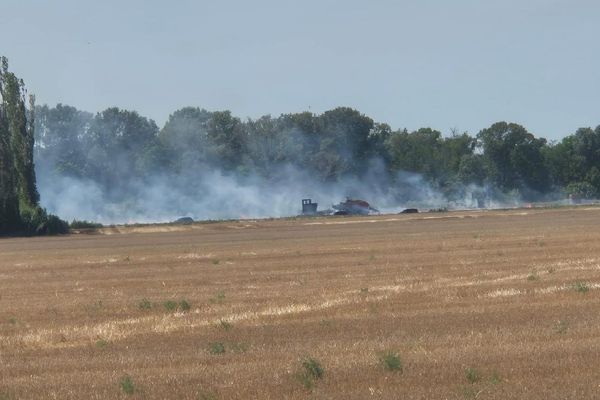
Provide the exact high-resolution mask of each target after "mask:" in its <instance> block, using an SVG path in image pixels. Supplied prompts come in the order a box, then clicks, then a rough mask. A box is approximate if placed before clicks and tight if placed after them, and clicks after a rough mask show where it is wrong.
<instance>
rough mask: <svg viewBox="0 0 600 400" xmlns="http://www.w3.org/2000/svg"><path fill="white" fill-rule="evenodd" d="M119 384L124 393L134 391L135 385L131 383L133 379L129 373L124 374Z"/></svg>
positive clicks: (130, 393) (132, 392)
mask: <svg viewBox="0 0 600 400" xmlns="http://www.w3.org/2000/svg"><path fill="white" fill-rule="evenodd" d="M119 385H120V386H121V389H122V390H123V392H125V394H128V395H132V394H134V393H135V386H134V384H133V379H131V377H130V376H129V375H125V376H124V377H122V378H121V380H120V381H119Z"/></svg>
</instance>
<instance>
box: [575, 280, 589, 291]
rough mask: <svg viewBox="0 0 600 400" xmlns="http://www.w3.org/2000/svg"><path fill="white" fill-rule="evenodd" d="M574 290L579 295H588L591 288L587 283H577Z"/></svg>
mask: <svg viewBox="0 0 600 400" xmlns="http://www.w3.org/2000/svg"><path fill="white" fill-rule="evenodd" d="M573 289H574V290H575V291H576V292H579V293H587V292H589V290H590V288H589V286H588V285H587V284H586V283H585V282H575V284H574V285H573Z"/></svg>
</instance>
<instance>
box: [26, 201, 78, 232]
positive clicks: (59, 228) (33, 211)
mask: <svg viewBox="0 0 600 400" xmlns="http://www.w3.org/2000/svg"><path fill="white" fill-rule="evenodd" d="M21 220H22V223H23V230H24V233H25V234H27V235H58V234H64V233H69V224H68V223H67V222H66V221H63V220H61V219H60V218H58V217H57V216H56V215H52V214H50V215H48V213H46V210H44V209H43V208H40V207H35V208H25V209H23V210H21Z"/></svg>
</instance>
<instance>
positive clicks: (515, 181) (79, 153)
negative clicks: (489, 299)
mask: <svg viewBox="0 0 600 400" xmlns="http://www.w3.org/2000/svg"><path fill="white" fill-rule="evenodd" d="M36 116H37V117H36V120H35V127H36V129H35V132H36V163H37V167H38V172H39V173H40V174H41V175H42V176H43V177H44V182H47V183H44V186H47V185H50V186H54V188H52V187H48V190H47V192H48V193H49V194H48V198H49V201H51V204H52V207H51V209H54V208H57V209H59V210H60V206H61V205H65V204H66V205H68V206H69V207H71V208H73V207H75V208H81V207H82V206H83V207H88V208H87V210H86V211H85V212H82V214H83V215H79V216H80V217H89V218H94V217H96V218H100V219H105V220H110V219H111V218H110V217H107V215H108V214H111V212H112V215H113V216H114V218H113V219H115V218H116V219H123V217H122V216H123V215H129V216H131V215H134V216H135V217H128V218H130V219H131V218H138V219H139V218H140V216H142V215H145V216H147V218H142V219H149V220H153V219H154V220H156V219H164V218H167V217H170V216H172V215H177V214H185V213H188V214H189V213H191V214H194V216H195V217H198V218H223V217H238V216H244V215H248V216H268V215H273V216H277V215H285V214H290V213H293V211H294V210H296V209H297V208H298V207H297V204H296V203H297V202H298V200H299V198H300V197H302V196H305V195H311V194H312V195H315V194H317V195H318V194H321V193H326V194H323V195H322V197H326V196H329V197H328V198H330V197H331V198H332V197H333V196H338V197H343V196H344V195H363V196H365V195H368V196H370V198H371V200H372V201H376V199H374V198H373V197H377V198H378V199H380V198H385V201H383V200H379V201H380V202H382V201H383V202H385V203H386V204H391V203H393V202H407V201H411V200H415V201H418V200H419V199H420V198H421V199H423V198H424V197H427V198H429V199H430V198H431V196H434V197H435V196H437V198H439V199H441V200H440V202H442V203H443V201H454V200H457V201H458V200H460V199H464V197H465V191H466V189H467V188H476V191H479V192H480V193H483V194H484V195H486V196H500V197H501V196H511V197H513V198H514V197H518V198H519V199H521V200H539V199H543V198H549V197H548V196H554V197H555V198H556V197H560V196H563V197H564V196H566V195H574V196H579V197H585V198H594V197H597V196H599V195H600V171H599V169H598V168H599V166H600V126H599V127H596V128H595V129H592V128H581V129H578V130H576V131H575V132H574V133H572V134H570V135H568V136H566V137H565V138H564V139H563V140H561V141H560V142H556V143H550V142H548V141H547V140H546V139H544V138H541V137H536V136H534V135H533V134H531V133H530V132H528V131H527V129H526V128H525V127H523V126H520V125H518V124H514V123H506V122H498V123H495V124H493V125H491V126H490V127H488V128H485V129H482V130H481V131H480V132H479V133H477V134H476V135H475V136H471V135H469V134H468V133H458V132H451V134H450V135H446V136H445V135H443V134H442V133H441V132H439V131H437V130H434V129H430V128H421V129H418V130H416V131H413V132H409V131H407V130H406V129H399V130H393V129H392V128H391V127H390V126H389V125H387V124H385V123H378V122H375V121H373V119H371V118H370V117H368V116H366V115H364V114H361V113H360V112H359V111H357V110H354V109H351V108H346V107H340V108H336V109H333V110H330V111H326V112H324V113H322V114H319V115H316V114H313V113H310V112H302V113H295V114H283V115H280V116H278V117H272V116H269V115H266V116H263V117H261V118H258V119H247V120H241V119H240V118H238V117H235V116H234V115H232V114H231V112H229V111H212V112H211V111H207V110H204V109H200V108H193V107H185V108H182V109H180V110H177V111H175V112H174V113H172V114H171V115H170V117H169V119H168V121H167V122H166V123H165V125H164V126H163V127H162V128H159V127H158V126H157V124H156V123H155V122H154V121H153V120H151V119H149V118H146V117H144V116H142V115H139V114H138V113H137V112H135V111H128V110H122V109H119V108H109V109H106V110H104V111H102V112H99V113H97V114H92V113H89V112H85V111H81V110H78V109H76V108H74V107H71V106H67V105H62V104H59V105H57V106H56V107H48V106H41V107H39V106H38V107H37V108H36ZM58 178H64V179H67V181H66V182H65V183H62V184H61V183H60V181H59V180H58ZM79 185H80V186H79ZM74 187H76V189H73V188H74ZM53 189H55V190H53ZM334 189H339V190H334ZM65 191H66V192H69V193H70V194H69V193H67V194H65ZM424 191H425V192H426V193H424ZM284 192H289V193H290V196H289V197H285V196H283V195H284ZM415 193H416V194H415ZM69 196H70V197H69ZM281 196H283V198H281V199H280V200H281V202H291V204H292V207H293V208H287V209H285V211H280V210H277V199H278V198H279V197H281ZM55 197H56V199H54V198H55ZM90 199H95V200H96V201H93V200H90ZM211 199H212V200H211ZM70 200H72V202H71V201H70ZM184 200H185V201H184ZM90 202H91V203H97V202H101V203H102V204H96V205H94V206H93V207H92V205H91V204H89V203H90ZM265 202H266V203H269V204H266V205H265V204H264V203H265ZM73 203H76V204H73ZM107 205H111V207H112V211H108V210H107V209H106V207H107ZM90 207H92V208H90ZM123 207H124V208H126V209H127V212H123ZM261 207H263V208H262V209H261ZM164 208H168V209H170V212H167V213H162V211H164ZM284 208H285V207H284ZM257 209H260V210H257ZM269 210H273V211H272V212H271V213H269ZM132 211H133V212H132ZM149 212H150V213H151V214H153V215H147V214H148V213H149Z"/></svg>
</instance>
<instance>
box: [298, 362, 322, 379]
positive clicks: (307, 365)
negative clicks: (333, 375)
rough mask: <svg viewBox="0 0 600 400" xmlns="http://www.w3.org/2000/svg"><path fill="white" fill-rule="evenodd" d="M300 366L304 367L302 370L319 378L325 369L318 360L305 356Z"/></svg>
mask: <svg viewBox="0 0 600 400" xmlns="http://www.w3.org/2000/svg"><path fill="white" fill-rule="evenodd" d="M302 366H303V367H304V371H305V372H306V373H307V374H308V375H310V376H311V377H313V378H314V379H321V378H323V374H325V370H324V369H323V367H321V364H320V363H319V361H317V360H315V359H314V358H306V359H305V360H303V361H302Z"/></svg>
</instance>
